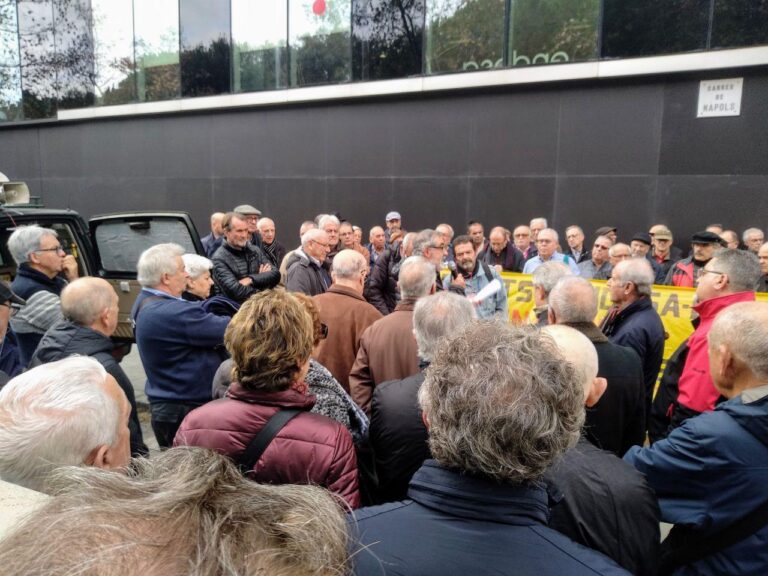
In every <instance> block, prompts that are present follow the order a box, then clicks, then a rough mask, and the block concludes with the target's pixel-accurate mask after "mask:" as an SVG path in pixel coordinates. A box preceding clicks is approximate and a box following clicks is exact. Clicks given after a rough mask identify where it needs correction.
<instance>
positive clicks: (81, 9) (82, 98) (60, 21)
mask: <svg viewBox="0 0 768 576" xmlns="http://www.w3.org/2000/svg"><path fill="white" fill-rule="evenodd" d="M53 20H54V24H55V30H54V43H55V45H56V71H57V78H56V80H57V92H58V107H59V108H83V107H85V106H91V105H93V103H94V102H95V80H96V77H95V72H96V63H95V61H94V51H93V36H92V29H91V2H90V0H55V1H54V3H53Z"/></svg>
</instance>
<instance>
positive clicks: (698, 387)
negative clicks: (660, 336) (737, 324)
mask: <svg viewBox="0 0 768 576" xmlns="http://www.w3.org/2000/svg"><path fill="white" fill-rule="evenodd" d="M760 276H761V270H760V264H759V262H758V260H757V257H756V256H755V255H754V254H752V253H751V252H749V251H745V250H731V249H728V248H726V249H723V250H721V251H719V252H717V253H716V254H715V256H714V257H713V258H712V259H711V260H709V261H708V262H707V263H706V264H705V265H704V268H703V269H702V273H701V277H700V279H699V285H698V286H697V287H696V300H697V301H698V303H697V304H696V305H695V306H694V307H693V309H694V310H695V311H696V313H697V314H698V315H699V321H698V325H697V326H696V329H695V330H694V332H693V334H692V335H691V336H690V338H688V340H687V341H686V342H683V344H681V345H680V347H679V348H678V349H677V351H675V353H674V354H673V355H672V357H671V358H670V359H669V361H668V362H667V365H666V367H665V368H664V374H663V375H662V378H661V383H660V385H659V390H658V392H657V394H656V397H655V398H654V401H653V410H652V415H651V416H652V421H651V423H650V427H649V431H648V432H649V436H650V438H651V440H652V441H656V440H658V439H660V438H663V437H665V436H666V435H667V434H669V432H670V431H671V430H672V429H674V428H676V427H678V426H680V424H682V423H683V421H685V419H687V418H691V417H693V416H696V415H698V414H700V413H701V412H709V411H711V410H714V409H715V406H716V404H717V402H718V400H719V398H720V392H719V391H718V390H717V389H716V388H715V386H714V384H713V383H712V377H711V375H710V372H709V358H708V355H707V353H708V352H707V351H708V349H707V334H708V333H709V329H710V328H711V326H712V322H713V321H714V319H715V317H716V316H717V315H718V314H719V313H720V312H722V311H723V310H724V309H726V308H728V307H729V306H731V305H733V304H736V303H738V302H752V301H754V300H755V286H756V285H757V282H758V280H759V279H760Z"/></svg>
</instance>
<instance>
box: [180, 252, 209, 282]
mask: <svg viewBox="0 0 768 576" xmlns="http://www.w3.org/2000/svg"><path fill="white" fill-rule="evenodd" d="M181 258H182V260H184V269H185V270H186V271H187V274H189V277H190V278H191V279H192V280H196V279H197V278H200V276H202V275H203V273H205V272H207V271H208V270H210V269H211V268H213V262H211V261H210V260H208V258H206V257H205V256H200V255H199V254H184V255H182V257H181Z"/></svg>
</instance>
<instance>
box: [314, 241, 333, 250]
mask: <svg viewBox="0 0 768 576" xmlns="http://www.w3.org/2000/svg"><path fill="white" fill-rule="evenodd" d="M312 242H314V243H315V244H319V245H320V246H322V247H323V248H328V246H330V244H323V243H322V242H318V241H317V240H312Z"/></svg>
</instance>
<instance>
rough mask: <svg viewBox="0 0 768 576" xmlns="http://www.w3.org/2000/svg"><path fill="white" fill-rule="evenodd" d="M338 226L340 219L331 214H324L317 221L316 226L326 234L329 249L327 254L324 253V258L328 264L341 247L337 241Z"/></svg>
mask: <svg viewBox="0 0 768 576" xmlns="http://www.w3.org/2000/svg"><path fill="white" fill-rule="evenodd" d="M340 226H341V221H340V220H339V219H338V218H337V217H336V216H334V215H333V214H324V215H323V216H321V217H320V218H319V219H318V221H317V227H318V228H319V229H320V230H324V231H325V233H326V234H327V235H328V246H329V248H330V250H328V254H326V256H325V258H326V260H327V261H328V265H329V266H330V263H331V261H332V260H333V257H334V256H336V254H338V253H339V250H341V249H342V248H341V247H340V243H339V227H340Z"/></svg>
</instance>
